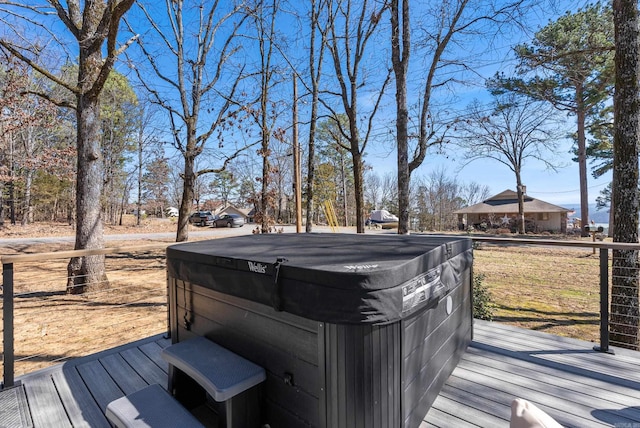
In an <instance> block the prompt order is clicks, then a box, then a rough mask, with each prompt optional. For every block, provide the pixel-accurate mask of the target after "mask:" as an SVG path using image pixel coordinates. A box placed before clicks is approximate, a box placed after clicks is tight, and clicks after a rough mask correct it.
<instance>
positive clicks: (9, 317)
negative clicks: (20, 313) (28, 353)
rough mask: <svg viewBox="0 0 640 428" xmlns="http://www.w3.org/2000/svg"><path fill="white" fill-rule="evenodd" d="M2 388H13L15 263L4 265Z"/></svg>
mask: <svg viewBox="0 0 640 428" xmlns="http://www.w3.org/2000/svg"><path fill="white" fill-rule="evenodd" d="M2 324H3V325H2V347H3V349H2V356H3V357H2V368H3V373H2V386H1V388H0V389H2V388H7V387H10V386H13V373H14V369H13V367H14V361H15V355H14V352H15V351H14V344H13V263H3V264H2Z"/></svg>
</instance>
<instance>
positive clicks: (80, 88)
mask: <svg viewBox="0 0 640 428" xmlns="http://www.w3.org/2000/svg"><path fill="white" fill-rule="evenodd" d="M133 2H134V0H103V1H91V2H81V1H79V0H67V1H66V3H61V2H59V0H46V1H40V2H29V3H24V4H19V3H15V2H11V3H3V5H2V13H3V15H4V16H3V19H4V20H5V23H6V20H7V19H8V17H11V18H14V19H15V22H16V25H15V27H11V28H12V29H13V30H14V31H15V32H16V34H15V38H14V39H13V40H9V39H6V38H2V39H0V46H2V48H3V49H6V50H7V51H9V52H10V53H11V54H12V55H13V56H15V57H16V58H18V59H20V60H21V61H23V62H24V63H25V64H28V65H29V66H30V67H32V68H33V69H34V70H36V71H37V72H38V73H40V74H42V75H43V76H45V77H46V78H48V79H49V80H51V81H52V82H53V83H54V84H56V85H59V86H61V87H63V88H65V89H66V90H67V91H68V92H69V93H71V94H73V97H74V99H73V102H69V101H68V100H65V99H54V98H53V97H51V96H50V94H48V93H43V92H38V95H40V96H42V97H45V98H47V99H49V100H50V101H52V102H54V104H56V105H58V106H61V107H68V108H72V109H74V110H75V112H76V120H77V127H78V132H77V140H76V146H77V151H78V160H77V162H78V171H77V181H76V193H77V195H76V241H75V247H74V248H75V249H77V250H81V249H95V248H102V247H103V246H104V236H103V226H102V218H101V207H100V194H101V192H102V178H103V177H102V173H103V171H102V170H103V160H102V157H101V155H100V104H99V101H100V93H101V91H102V88H103V87H104V84H105V82H106V80H107V77H109V73H110V72H111V70H112V68H113V64H114V63H115V61H116V59H117V58H118V56H119V55H120V54H121V53H122V52H123V51H124V50H125V49H126V48H127V46H129V45H130V44H131V43H132V42H133V41H134V39H135V36H134V37H132V38H131V39H129V40H127V41H126V42H125V43H124V44H122V45H120V46H118V32H119V28H120V20H121V19H122V17H123V16H124V14H125V13H127V11H128V10H129V9H130V8H131V6H132V5H133ZM65 6H66V8H65ZM52 17H56V18H57V22H56V21H54V20H53V19H51V18H52ZM18 22H19V24H18ZM60 24H61V25H60ZM23 26H24V27H23ZM54 28H55V29H56V30H58V29H60V28H65V29H66V30H67V31H68V33H67V34H64V35H60V34H54V33H53V31H54ZM22 29H24V31H25V33H22V32H21V30H22ZM30 33H31V34H41V33H44V34H47V35H48V36H49V37H50V39H51V41H52V42H58V43H59V45H58V46H59V48H60V51H59V52H57V55H58V56H60V53H61V52H64V50H65V49H66V47H65V45H66V43H67V41H66V40H62V37H63V36H70V37H71V39H72V40H73V42H74V44H75V48H76V52H74V53H73V54H71V52H69V54H71V55H69V58H76V57H77V58H78V73H77V76H76V77H77V79H76V80H75V82H67V81H65V80H63V79H61V78H60V77H58V76H56V75H55V74H54V73H53V72H52V71H51V70H50V69H49V68H47V65H46V64H44V63H43V62H42V61H41V60H43V59H46V58H47V55H45V54H44V51H46V46H45V43H43V42H44V41H43V40H41V39H40V38H38V37H25V36H24V34H30ZM67 270H68V278H69V279H68V284H67V291H68V292H69V293H82V292H84V291H85V289H86V286H87V285H92V286H98V285H99V284H106V281H105V280H106V274H105V269H104V256H100V255H98V256H85V257H76V258H73V259H71V260H70V262H69V265H68V268H67Z"/></svg>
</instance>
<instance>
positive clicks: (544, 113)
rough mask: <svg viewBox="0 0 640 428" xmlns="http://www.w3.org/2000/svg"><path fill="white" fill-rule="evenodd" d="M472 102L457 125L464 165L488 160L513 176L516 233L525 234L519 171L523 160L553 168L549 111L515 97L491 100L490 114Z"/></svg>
mask: <svg viewBox="0 0 640 428" xmlns="http://www.w3.org/2000/svg"><path fill="white" fill-rule="evenodd" d="M485 111H486V110H485V107H484V106H482V105H481V104H480V103H478V102H476V103H474V104H473V105H472V106H471V107H470V113H469V119H467V121H465V122H463V123H462V125H461V128H462V132H463V134H462V136H461V137H460V138H459V140H458V144H459V145H460V146H461V147H462V148H463V149H464V150H465V153H464V157H465V158H466V160H467V164H468V163H470V162H473V161H475V160H485V159H492V160H494V161H497V162H499V163H501V164H503V165H505V166H507V167H508V168H509V169H510V170H511V171H512V172H513V174H514V175H515V179H516V189H517V193H518V218H519V225H518V227H519V233H525V222H524V195H525V192H524V190H525V187H524V183H523V182H522V168H523V166H524V163H525V161H526V160H527V159H536V160H538V161H541V162H542V163H543V164H544V165H546V167H548V168H551V169H555V168H556V167H557V165H556V164H555V163H554V161H553V160H552V158H551V157H550V155H551V154H553V153H554V152H555V150H556V139H555V138H554V133H553V131H552V130H551V126H550V125H551V123H550V119H551V118H552V113H553V112H552V110H551V108H550V107H548V106H546V105H544V104H543V103H541V102H539V101H535V100H532V99H531V98H528V97H525V96H519V95H517V94H513V93H511V94H507V95H504V96H498V97H496V98H495V100H494V102H493V105H492V109H491V113H490V114H489V115H487V114H486V112H485Z"/></svg>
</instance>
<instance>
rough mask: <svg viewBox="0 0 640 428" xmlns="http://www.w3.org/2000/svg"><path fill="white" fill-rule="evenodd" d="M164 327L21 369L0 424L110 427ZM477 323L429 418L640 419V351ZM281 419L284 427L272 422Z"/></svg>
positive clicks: (153, 358)
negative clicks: (523, 405) (111, 410)
mask: <svg viewBox="0 0 640 428" xmlns="http://www.w3.org/2000/svg"><path fill="white" fill-rule="evenodd" d="M168 344H169V341H168V340H166V339H163V338H162V337H160V336H156V337H152V338H149V339H147V340H144V341H141V342H137V343H132V344H129V345H126V346H122V347H120V348H116V349H112V350H109V351H105V352H102V353H100V354H96V355H92V356H88V357H85V358H81V359H77V360H73V361H70V362H67V363H65V364H62V365H59V366H56V367H53V368H51V369H46V370H43V371H40V372H36V373H33V374H29V375H26V376H22V377H21V378H19V379H18V380H19V381H20V385H19V386H18V387H15V388H11V389H6V390H4V391H2V392H0V426H11V427H19V426H21V425H22V426H35V427H56V428H57V427H65V426H68V427H71V426H74V427H109V424H108V422H107V420H106V418H105V416H104V410H105V408H106V406H107V404H108V403H109V402H110V401H111V400H114V399H116V398H118V397H120V396H122V395H124V394H128V393H131V392H134V391H136V390H138V389H140V388H142V387H144V386H145V385H147V384H151V383H159V384H161V385H166V382H167V366H166V363H165V362H164V361H162V360H161V359H160V356H159V351H160V349H161V348H162V347H163V346H166V345H168ZM615 352H616V354H615V355H609V354H602V353H598V352H595V351H593V350H592V344H591V343H588V342H583V341H578V340H573V339H566V338H561V337H558V336H552V335H547V334H544V333H539V332H532V331H529V330H523V329H518V328H514V327H510V326H505V325H501V324H495V323H487V322H476V325H475V330H474V341H473V343H472V345H471V346H470V347H469V348H468V350H467V353H466V354H465V356H464V358H463V360H462V361H461V362H460V364H459V365H458V367H457V368H456V370H455V371H454V373H453V375H452V376H451V377H450V378H449V380H448V382H447V384H446V386H445V387H444V388H443V390H442V391H441V393H440V396H439V397H438V398H437V400H436V401H435V403H434V405H433V406H432V408H431V410H430V411H429V413H428V414H427V416H426V418H425V420H424V422H423V423H422V424H421V428H422V427H431V426H437V427H456V428H458V427H472V426H480V427H507V426H508V425H509V416H510V403H511V401H512V399H513V398H515V397H521V398H525V399H528V400H530V401H532V402H534V403H535V404H536V405H538V406H539V407H541V408H542V409H544V410H545V411H547V412H548V413H549V414H550V415H552V416H553V417H554V418H556V420H558V421H559V422H560V423H561V424H563V425H564V426H575V427H590V426H617V427H627V428H631V427H635V428H638V427H640V353H638V352H632V351H626V350H619V349H616V350H615ZM273 428H276V427H273Z"/></svg>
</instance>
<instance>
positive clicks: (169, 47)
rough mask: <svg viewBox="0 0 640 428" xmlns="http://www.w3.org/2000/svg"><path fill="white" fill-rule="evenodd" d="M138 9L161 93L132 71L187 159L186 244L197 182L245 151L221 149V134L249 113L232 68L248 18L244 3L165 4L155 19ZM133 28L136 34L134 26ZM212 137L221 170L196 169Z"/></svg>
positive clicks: (144, 47)
mask: <svg viewBox="0 0 640 428" xmlns="http://www.w3.org/2000/svg"><path fill="white" fill-rule="evenodd" d="M138 5H139V6H140V8H141V10H142V13H143V14H144V16H145V17H146V18H147V20H148V22H149V23H150V24H151V27H152V29H153V35H151V34H149V36H148V37H149V38H146V37H144V38H140V39H139V43H138V46H139V48H140V50H141V52H142V54H143V56H144V58H146V61H147V63H148V64H149V65H150V67H151V69H152V70H153V72H154V74H155V75H156V77H157V78H158V79H159V81H160V82H161V85H162V90H160V89H159V88H160V86H158V87H156V86H153V85H152V84H151V83H150V82H149V79H148V78H146V79H145V76H144V75H143V70H142V69H141V68H140V67H137V66H136V67H134V69H135V71H136V72H137V73H138V77H139V80H140V82H141V83H142V84H143V85H144V87H145V88H146V90H147V91H148V92H149V93H150V94H151V96H152V100H153V102H154V103H156V104H158V105H159V106H160V107H162V109H164V111H165V112H166V113H167V115H168V117H169V121H170V122H169V123H170V132H171V138H172V140H171V141H172V144H173V146H174V147H175V148H176V149H177V150H178V151H179V152H180V153H181V155H182V157H183V160H184V164H183V172H182V179H183V189H182V198H181V202H180V208H179V215H178V228H177V231H176V241H178V242H180V241H186V240H188V238H189V229H188V225H189V214H190V212H191V207H192V204H193V200H194V186H195V184H196V179H197V178H198V177H199V176H202V175H204V174H208V173H215V172H220V171H223V170H224V169H225V167H226V166H227V165H228V163H229V162H230V161H231V160H232V159H234V158H235V157H236V156H237V155H238V154H239V153H240V152H241V151H242V150H243V149H244V148H245V147H241V148H239V149H237V150H235V151H233V153H231V154H229V155H227V154H225V153H226V152H225V151H224V150H222V149H223V147H224V135H223V133H224V132H223V131H226V130H229V129H231V127H233V126H237V125H238V123H239V122H240V121H241V120H242V116H243V115H244V113H243V112H244V110H245V108H244V106H243V105H242V104H241V103H240V102H239V101H238V96H237V95H238V94H237V92H238V85H239V83H240V81H241V79H242V77H243V70H242V67H240V68H239V69H237V70H234V69H233V65H232V64H231V58H233V57H234V56H235V54H236V53H237V52H238V50H239V49H240V46H239V45H238V44H236V41H237V36H238V30H239V28H240V27H241V25H242V23H243V22H244V20H245V19H246V17H247V15H246V14H245V13H244V12H245V11H246V9H245V4H244V2H239V3H236V2H224V1H220V0H214V1H204V0H203V1H201V2H200V4H199V5H198V6H197V7H196V6H195V5H192V4H190V3H188V4H187V5H185V2H184V1H183V0H166V1H165V7H166V15H163V16H158V17H154V16H152V14H151V13H150V12H149V11H148V10H147V7H146V6H145V5H144V4H143V3H138ZM185 6H186V8H187V9H186V10H185ZM194 11H196V12H194ZM164 20H168V21H169V23H170V25H169V29H164V27H163V26H162V22H165V21H164ZM128 25H129V24H128ZM129 28H130V29H131V31H133V28H132V26H131V25H129ZM154 41H159V42H160V44H161V45H162V46H163V50H162V55H163V58H164V60H163V61H158V60H157V59H158V54H157V52H156V51H155V50H154V49H153V47H152V43H153V42H154ZM169 58H170V59H169ZM129 61H130V64H132V67H133V64H135V62H134V61H133V60H132V59H131V58H130V59H129ZM214 135H215V136H216V137H217V139H218V141H217V143H218V146H217V150H214V152H215V153H217V154H218V158H219V159H220V160H221V162H222V166H220V167H216V168H202V169H197V168H196V158H198V156H200V155H201V154H202V153H203V152H204V151H205V149H206V148H207V143H208V142H209V141H210V139H211V138H212V137H213V136H214Z"/></svg>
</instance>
